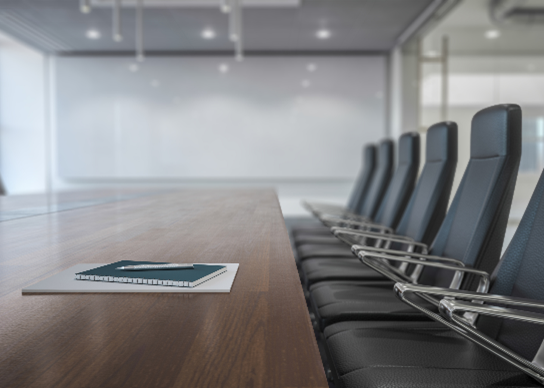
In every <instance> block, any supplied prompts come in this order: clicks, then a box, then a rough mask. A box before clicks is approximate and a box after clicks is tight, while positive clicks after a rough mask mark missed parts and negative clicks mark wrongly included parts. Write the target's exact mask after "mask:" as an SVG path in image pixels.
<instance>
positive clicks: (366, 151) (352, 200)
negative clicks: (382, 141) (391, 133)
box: [347, 144, 376, 212]
mask: <svg viewBox="0 0 544 388" xmlns="http://www.w3.org/2000/svg"><path fill="white" fill-rule="evenodd" d="M375 169H376V145H374V144H367V145H366V146H365V147H364V148H363V165H362V167H361V172H360V173H359V176H358V177H357V180H356V181H355V186H354V187H353V190H352V191H351V195H350V197H349V200H348V204H347V208H348V209H349V210H351V211H352V212H357V211H358V210H359V209H360V208H361V204H362V203H363V201H364V199H365V197H366V194H367V193H368V189H369V187H370V182H371V180H372V176H373V175H374V171H375Z"/></svg>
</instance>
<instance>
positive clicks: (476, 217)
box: [419, 105, 521, 289]
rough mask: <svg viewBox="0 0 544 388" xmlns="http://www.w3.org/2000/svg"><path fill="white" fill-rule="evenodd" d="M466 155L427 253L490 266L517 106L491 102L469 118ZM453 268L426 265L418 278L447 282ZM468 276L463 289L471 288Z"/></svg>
mask: <svg viewBox="0 0 544 388" xmlns="http://www.w3.org/2000/svg"><path fill="white" fill-rule="evenodd" d="M470 143H471V144H470V160H469V162H468V165H467V168H466V170H465V173H464V175H463V178H462V180H461V183H460V184H459V188H458V189H457V193H456V194H455V197H454V199H453V202H452V204H451V206H450V208H449V210H448V213H447V215H446V218H445V219H444V222H443V223H442V226H441V227H440V230H439V231H438V233H437V235H436V238H435V240H434V242H433V245H432V247H431V254H433V255H438V256H444V257H450V258H454V259H457V260H461V261H462V262H463V263H465V265H467V266H469V267H473V268H478V269H481V270H483V271H486V272H489V273H490V272H491V271H493V269H494V268H495V266H496V264H497V262H498V261H499V258H500V254H501V249H502V244H503V242H504V234H505V232H506V224H507V222H508V214H509V213H510V206H511V204H512V196H513V194H514V187H515V184H516V178H517V174H518V168H519V161H520V158H521V108H520V107H519V106H518V105H496V106H492V107H490V108H486V109H483V110H481V111H479V112H478V113H477V114H476V115H475V116H474V118H473V119H472V131H471V140H470ZM452 277H453V273H452V271H446V270H436V271H435V270H433V269H432V268H431V267H426V268H425V269H424V270H423V272H422V274H421V276H420V279H419V282H420V283H421V284H429V285H435V286H439V287H448V286H449V285H450V283H451V280H452ZM477 282H478V279H477V278H475V277H472V276H467V277H465V278H464V280H463V284H462V285H461V287H462V288H463V289H475V287H476V284H477Z"/></svg>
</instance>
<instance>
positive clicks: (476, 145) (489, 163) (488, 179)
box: [302, 105, 521, 328]
mask: <svg viewBox="0 0 544 388" xmlns="http://www.w3.org/2000/svg"><path fill="white" fill-rule="evenodd" d="M520 157H521V110H520V108H519V106H517V105H499V106H494V107H490V108H487V109H484V110H482V111H480V112H478V113H477V114H476V115H475V116H474V118H473V120H472V133H471V158H470V161H469V163H468V165H467V168H466V170H465V173H464V175H463V179H462V180H461V183H460V185H459V188H458V190H457V193H456V195H455V198H454V199H453V201H452V204H451V206H450V209H449V211H448V214H447V215H446V218H445V219H444V222H443V223H442V226H441V227H440V230H439V231H438V234H437V235H436V238H435V240H434V241H433V244H432V247H431V248H430V251H429V253H430V255H432V256H427V257H426V256H418V257H426V258H427V259H431V258H432V257H434V260H438V261H442V262H446V263H448V262H449V263H450V267H451V268H449V269H447V268H436V267H431V266H430V264H429V265H428V266H425V267H424V268H423V269H422V271H421V273H420V274H417V273H416V272H412V274H411V276H408V275H403V274H396V271H395V267H391V271H393V272H395V273H394V274H393V275H394V276H390V277H389V278H390V279H394V280H404V281H407V280H408V281H414V282H416V281H417V283H418V284H426V285H432V286H437V287H452V288H461V289H466V290H472V289H475V288H476V287H477V286H478V282H477V281H476V279H475V277H474V276H473V275H468V276H465V278H464V280H463V282H462V283H459V282H458V279H457V278H456V277H455V271H453V270H452V268H458V267H457V265H462V266H466V267H470V268H472V269H476V270H483V271H487V272H490V271H492V270H493V268H494V267H495V265H496V264H497V262H498V260H499V258H500V252H501V247H502V244H503V240H504V234H505V231H506V225H507V221H508V214H509V212H510V206H511V203H512V197H513V193H514V187H515V182H516V178H517V173H518V168H519V161H520ZM352 249H353V250H354V251H359V252H360V253H359V255H360V256H361V257H362V258H364V257H365V256H373V255H374V257H380V258H381V259H380V263H382V262H383V263H385V264H380V263H378V264H380V265H381V266H382V267H383V266H384V265H385V267H386V269H387V261H384V260H383V258H384V256H385V258H386V259H387V260H389V262H390V263H397V265H398V263H403V262H404V263H408V262H409V260H410V259H404V258H403V257H400V256H398V255H395V256H392V255H391V256H387V255H380V254H378V253H373V252H375V250H373V249H372V248H368V247H363V246H361V247H357V246H354V247H352ZM399 254H401V255H406V252H401V253H399ZM410 255H417V254H415V253H413V254H410ZM315 260H319V259H312V260H306V261H304V262H303V264H302V268H303V270H304V271H308V270H309V269H311V268H309V267H310V265H315ZM345 260H353V259H336V260H335V261H336V262H342V261H345ZM415 261H417V260H415ZM431 261H432V260H431ZM365 262H367V261H365ZM354 264H355V263H354ZM367 264H369V263H368V262H367ZM364 268H365V270H367V268H366V267H364ZM421 268H422V267H418V270H419V269H421ZM321 271H322V272H324V274H323V275H322V276H321V277H320V278H318V277H317V276H315V272H316V271H314V276H313V278H311V279H312V280H313V281H314V283H316V282H317V281H319V280H322V279H325V280H326V279H327V276H328V278H329V279H330V278H331V277H333V276H331V275H327V273H326V271H323V269H321ZM467 271H468V270H467ZM331 272H332V271H331ZM345 272H346V273H345V274H343V275H344V278H345V279H350V277H351V279H353V277H354V275H353V274H354V272H355V271H354V270H352V271H345ZM333 273H334V272H333ZM337 273H338V271H337V272H336V273H335V275H334V276H337ZM382 273H385V272H382ZM305 275H306V276H308V277H310V276H312V273H309V274H308V273H306V272H305ZM331 280H341V279H339V278H336V279H334V278H333V279H331ZM310 301H311V306H312V309H313V311H314V313H315V315H316V322H318V323H319V325H320V327H321V328H323V327H325V326H327V325H330V324H331V323H334V322H339V321H345V320H367V319H372V320H421V319H428V318H427V317H426V316H425V315H423V314H421V313H420V312H419V311H417V310H415V309H413V308H411V307H410V306H407V305H406V304H404V303H402V302H401V301H399V300H398V299H397V298H396V297H395V295H394V293H392V292H391V289H390V287H389V285H387V284H368V283H365V282H353V281H345V282H342V281H336V282H321V283H317V284H315V285H314V286H313V287H311V288H310ZM429 308H432V306H431V307H429Z"/></svg>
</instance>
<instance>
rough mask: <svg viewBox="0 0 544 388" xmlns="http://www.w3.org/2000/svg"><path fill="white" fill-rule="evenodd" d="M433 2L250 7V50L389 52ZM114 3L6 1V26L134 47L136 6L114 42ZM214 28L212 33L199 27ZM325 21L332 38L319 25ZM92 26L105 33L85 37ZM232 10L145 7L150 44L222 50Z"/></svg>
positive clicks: (84, 42) (76, 42)
mask: <svg viewBox="0 0 544 388" xmlns="http://www.w3.org/2000/svg"><path fill="white" fill-rule="evenodd" d="M431 3H432V0H303V1H302V4H301V6H300V7H297V8H275V9H274V8H268V9H265V8H261V9H256V8H250V9H247V10H244V16H243V20H244V49H245V50H249V51H251V50H255V51H284V52H285V51H316V52H317V51H319V52H328V51H341V52H347V51H358V52H360V51H383V50H388V49H390V48H391V47H393V45H394V43H395V39H396V38H397V37H398V36H399V35H400V34H401V33H402V32H403V31H404V30H405V29H406V28H407V27H408V26H409V25H410V24H411V23H412V22H413V21H414V20H415V19H416V18H417V17H418V15H420V14H421V13H422V12H423V10H424V9H425V8H426V7H427V6H429V5H430V4H431ZM111 24H112V15H111V10H110V9H106V8H99V9H93V10H92V12H91V13H89V14H82V13H80V11H79V0H0V29H1V30H3V31H5V32H7V33H8V34H11V35H13V36H15V37H16V38H19V39H20V40H22V41H25V42H26V43H29V44H31V45H32V46H34V47H37V48H39V49H41V50H43V51H47V52H53V53H75V52H93V51H96V52H109V51H111V52H125V51H127V52H128V51H133V50H134V47H135V39H134V35H135V31H134V30H135V11H134V9H130V8H123V10H122V13H121V25H122V33H123V36H124V39H123V41H122V42H114V41H113V40H112V38H111V31H112V26H111ZM206 27H211V28H213V29H214V30H215V31H216V32H217V37H216V38H215V39H213V40H204V39H202V38H201V37H200V32H201V31H202V30H203V29H204V28H206ZM322 27H326V28H328V29H329V30H330V31H331V32H332V36H331V38H330V39H328V40H319V39H317V38H316V37H315V32H316V30H318V29H319V28H322ZM89 29H96V30H98V31H100V32H101V34H102V36H101V38H100V39H97V40H90V39H87V38H86V37H85V32H86V31H87V30H89ZM227 31H228V17H227V16H226V15H225V14H222V13H221V12H220V11H219V9H215V8H200V9H196V8H172V9H164V8H163V9H158V8H155V9H146V10H145V11H144V33H145V35H144V41H145V48H146V50H150V51H160V52H169V51H171V52H183V51H190V52H194V51H224V50H231V49H232V47H233V45H232V43H231V42H230V41H229V40H228V39H227Z"/></svg>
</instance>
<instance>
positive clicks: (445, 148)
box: [301, 122, 457, 285]
mask: <svg viewBox="0 0 544 388" xmlns="http://www.w3.org/2000/svg"><path fill="white" fill-rule="evenodd" d="M456 166H457V124H455V123H453V122H444V123H438V124H435V125H433V126H432V127H430V128H429V130H428V131H427V147H426V162H425V166H424V168H423V171H422V173H421V176H420V178H419V181H418V183H417V186H416V189H415V190H414V192H413V194H412V198H411V199H410V202H409V205H408V206H407V208H406V211H405V212H404V215H403V218H402V220H401V222H400V223H399V226H398V228H397V234H400V235H403V236H406V238H407V239H411V240H414V241H416V242H421V243H423V244H426V245H428V244H430V243H431V242H432V241H433V239H434V237H435V235H436V232H437V231H438V229H439V226H440V225H441V223H442V221H443V220H444V217H445V215H446V209H447V206H448V201H449V198H450V193H451V187H452V183H453V178H454V175H455V168H456ZM346 231H347V230H346ZM346 231H344V233H346ZM354 233H355V234H357V233H358V232H357V231H354ZM406 238H405V239H406ZM393 248H394V247H393ZM398 248H402V246H401V247H398ZM406 248H407V247H406ZM325 249H330V248H325ZM349 253H350V257H348V258H341V257H334V256H333V257H329V258H308V260H304V261H302V264H301V266H302V271H303V277H304V279H305V285H307V284H308V285H311V284H314V283H317V282H320V281H326V280H346V279H350V278H351V279H352V280H367V281H368V280H382V281H383V280H387V279H386V278H384V277H383V276H382V275H380V274H378V273H377V272H376V271H374V270H372V269H371V268H369V267H366V266H363V265H361V263H360V261H359V260H358V259H357V258H355V257H353V254H352V253H351V250H350V251H349ZM306 282H307V283H306Z"/></svg>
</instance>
